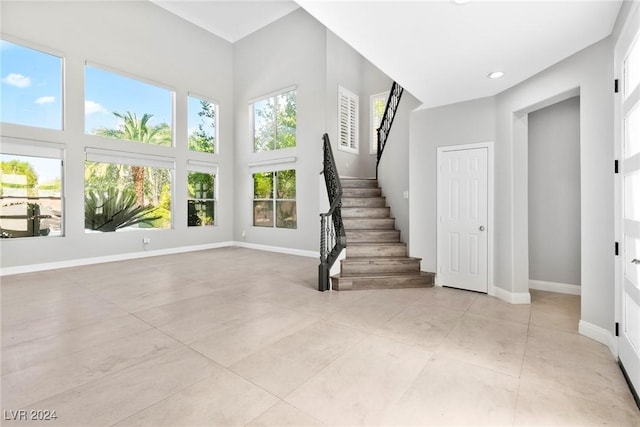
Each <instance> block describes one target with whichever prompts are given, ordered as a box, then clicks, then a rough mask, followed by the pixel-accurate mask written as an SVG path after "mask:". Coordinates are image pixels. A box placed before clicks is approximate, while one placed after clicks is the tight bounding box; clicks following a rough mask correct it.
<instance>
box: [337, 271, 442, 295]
mask: <svg viewBox="0 0 640 427" xmlns="http://www.w3.org/2000/svg"><path fill="white" fill-rule="evenodd" d="M331 281H332V287H333V289H334V290H336V291H349V290H353V291H355V290H364V289H402V288H430V287H433V276H425V275H421V276H404V277H403V276H397V277H381V278H367V279H358V278H332V279H331Z"/></svg>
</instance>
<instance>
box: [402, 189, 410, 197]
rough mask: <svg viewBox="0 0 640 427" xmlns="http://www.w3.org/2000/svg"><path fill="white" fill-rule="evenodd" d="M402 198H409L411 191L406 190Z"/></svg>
mask: <svg viewBox="0 0 640 427" xmlns="http://www.w3.org/2000/svg"><path fill="white" fill-rule="evenodd" d="M402 198H403V199H408V198H409V191H408V190H405V191H403V192H402Z"/></svg>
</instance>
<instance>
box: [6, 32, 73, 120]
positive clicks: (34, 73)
mask: <svg viewBox="0 0 640 427" xmlns="http://www.w3.org/2000/svg"><path fill="white" fill-rule="evenodd" d="M0 81H1V84H0V98H1V99H2V102H1V103H0V120H1V121H3V122H9V123H17V124H21V125H27V126H38V127H46V128H52V129H61V128H62V84H61V82H62V60H61V59H60V58H58V57H56V56H53V55H48V54H45V53H42V52H38V51H35V50H32V49H26V48H23V47H21V46H18V45H15V44H13V43H9V42H7V41H4V40H0Z"/></svg>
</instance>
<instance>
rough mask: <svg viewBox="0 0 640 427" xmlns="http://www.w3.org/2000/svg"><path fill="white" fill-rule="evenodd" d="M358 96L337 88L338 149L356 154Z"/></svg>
mask: <svg viewBox="0 0 640 427" xmlns="http://www.w3.org/2000/svg"><path fill="white" fill-rule="evenodd" d="M358 109H359V100H358V95H356V94H354V93H353V92H350V91H348V90H347V89H345V88H343V87H342V86H338V135H339V138H338V141H339V144H338V148H340V149H341V150H344V151H350V152H353V153H358V117H359V110H358Z"/></svg>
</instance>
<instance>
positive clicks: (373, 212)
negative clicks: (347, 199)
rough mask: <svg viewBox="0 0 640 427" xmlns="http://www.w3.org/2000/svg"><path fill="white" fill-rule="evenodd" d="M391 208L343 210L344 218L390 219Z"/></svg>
mask: <svg viewBox="0 0 640 427" xmlns="http://www.w3.org/2000/svg"><path fill="white" fill-rule="evenodd" d="M389 215H391V209H389V208H344V207H343V208H342V218H389Z"/></svg>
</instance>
